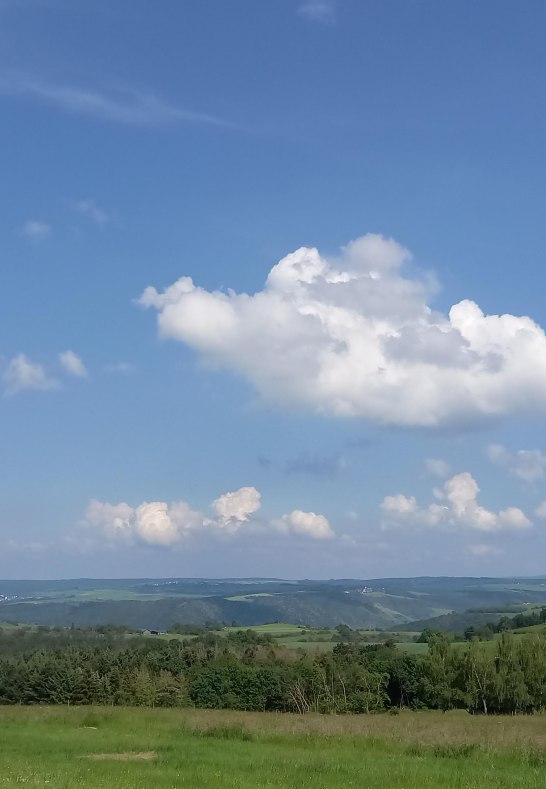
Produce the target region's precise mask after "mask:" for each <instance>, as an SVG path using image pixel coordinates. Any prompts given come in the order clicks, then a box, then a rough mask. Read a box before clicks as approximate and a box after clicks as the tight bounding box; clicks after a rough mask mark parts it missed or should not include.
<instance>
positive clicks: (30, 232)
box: [22, 219, 52, 241]
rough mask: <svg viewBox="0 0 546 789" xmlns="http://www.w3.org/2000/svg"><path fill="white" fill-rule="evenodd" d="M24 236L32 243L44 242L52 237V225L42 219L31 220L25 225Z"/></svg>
mask: <svg viewBox="0 0 546 789" xmlns="http://www.w3.org/2000/svg"><path fill="white" fill-rule="evenodd" d="M22 232H23V235H24V236H25V237H26V238H30V239H31V240H32V241H43V239H44V238H48V236H50V235H51V232H52V230H51V225H50V224H49V223H48V222H44V221H43V220H41V219H29V220H28V221H27V222H25V224H24V225H23V230H22Z"/></svg>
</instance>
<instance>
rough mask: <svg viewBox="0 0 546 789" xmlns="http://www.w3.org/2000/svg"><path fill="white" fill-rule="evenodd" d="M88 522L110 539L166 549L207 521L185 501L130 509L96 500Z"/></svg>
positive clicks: (142, 505) (157, 502)
mask: <svg viewBox="0 0 546 789" xmlns="http://www.w3.org/2000/svg"><path fill="white" fill-rule="evenodd" d="M85 523H86V524H87V525H88V526H90V527H92V528H95V529H98V530H100V531H101V532H102V533H103V534H104V536H105V537H107V538H110V539H114V540H118V539H121V540H123V541H126V542H129V543H132V542H135V541H137V542H138V541H140V542H143V543H147V544H148V545H158V546H163V547H165V546H169V545H173V544H174V543H176V542H179V541H180V540H182V539H183V538H184V537H185V536H186V535H187V534H188V533H189V532H190V531H192V530H193V529H199V528H202V527H203V523H204V520H203V516H202V515H200V514H199V513H198V512H193V511H192V510H191V509H190V508H189V507H188V505H187V504H186V503H185V502H176V503H174V504H171V505H168V504H166V503H165V502H163V501H150V502H148V501H145V502H143V503H142V504H139V505H138V507H131V506H130V505H129V504H126V503H125V502H123V503H121V504H109V503H108V502H102V501H95V500H93V501H91V502H90V504H89V506H88V508H87V512H86V516H85Z"/></svg>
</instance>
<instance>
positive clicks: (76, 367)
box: [59, 351, 87, 378]
mask: <svg viewBox="0 0 546 789" xmlns="http://www.w3.org/2000/svg"><path fill="white" fill-rule="evenodd" d="M59 361H60V363H61V365H62V367H63V369H64V371H65V372H67V373H68V374H69V375H74V376H76V378H87V370H86V369H85V365H84V363H83V362H82V360H81V359H80V357H79V356H78V354H77V353H74V351H64V352H63V353H60V354H59Z"/></svg>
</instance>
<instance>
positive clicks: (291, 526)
mask: <svg viewBox="0 0 546 789" xmlns="http://www.w3.org/2000/svg"><path fill="white" fill-rule="evenodd" d="M278 527H279V530H280V531H286V532H292V533H293V534H302V535H304V536H306V537H312V538H313V539H315V540H330V539H332V537H334V536H335V534H334V532H333V530H332V527H331V526H330V523H329V522H328V519H327V518H325V517H324V515H317V514H316V513H315V512H303V511H302V510H293V511H292V512H290V513H289V514H288V515H283V516H282V518H281V519H280V521H279V523H278Z"/></svg>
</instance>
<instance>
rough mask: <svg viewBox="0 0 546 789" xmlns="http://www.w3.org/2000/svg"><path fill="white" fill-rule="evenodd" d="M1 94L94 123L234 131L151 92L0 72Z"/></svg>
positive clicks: (224, 121) (207, 115) (214, 117)
mask: <svg viewBox="0 0 546 789" xmlns="http://www.w3.org/2000/svg"><path fill="white" fill-rule="evenodd" d="M0 92H1V93H4V94H9V95H16V96H23V97H26V98H29V99H35V100H38V101H42V102H44V103H48V104H51V105H53V106H56V107H58V108H59V109H61V110H65V111H66V112H71V113H74V114H78V115H88V116H90V117H93V118H96V119H97V120H103V121H110V122H113V123H124V124H128V125H133V126H165V125H170V124H176V123H190V124H201V125H208V126H218V127H224V128H230V127H231V128H233V127H234V126H235V124H232V123H230V122H229V121H226V120H224V119H222V118H219V117H217V116H215V115H210V114H207V113H203V112H195V111H193V110H189V109H186V108H184V107H180V106H178V105H176V104H171V103H170V102H167V101H164V100H163V99H161V98H160V97H159V96H156V95H155V94H153V93H148V92H143V91H139V90H134V89H131V88H124V89H121V90H111V91H104V90H102V91H101V90H95V89H90V88H82V87H79V86H74V85H66V84H60V83H52V82H46V81H43V80H41V79H38V78H36V77H33V76H29V75H26V74H21V73H18V72H11V71H5V72H3V73H0Z"/></svg>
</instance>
